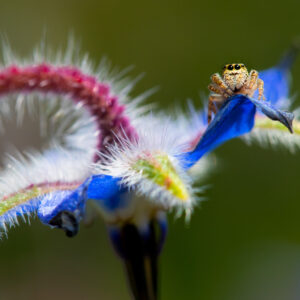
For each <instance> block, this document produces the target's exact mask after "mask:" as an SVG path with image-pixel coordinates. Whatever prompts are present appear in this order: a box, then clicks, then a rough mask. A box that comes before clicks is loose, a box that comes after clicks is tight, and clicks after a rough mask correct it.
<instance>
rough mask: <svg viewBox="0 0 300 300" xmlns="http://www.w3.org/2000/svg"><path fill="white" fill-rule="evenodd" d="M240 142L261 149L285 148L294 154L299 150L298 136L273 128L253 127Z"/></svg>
mask: <svg viewBox="0 0 300 300" xmlns="http://www.w3.org/2000/svg"><path fill="white" fill-rule="evenodd" d="M242 140H244V141H245V142H246V144H247V145H252V144H255V143H257V144H258V145H259V146H261V147H263V148H268V147H272V148H274V149H278V148H285V149H287V150H289V151H290V152H291V153H296V152H297V151H299V149H300V136H299V135H298V134H291V133H290V132H288V131H281V130H277V129H275V128H274V129H265V128H255V127H254V129H253V130H252V131H251V133H248V134H246V135H244V136H242Z"/></svg>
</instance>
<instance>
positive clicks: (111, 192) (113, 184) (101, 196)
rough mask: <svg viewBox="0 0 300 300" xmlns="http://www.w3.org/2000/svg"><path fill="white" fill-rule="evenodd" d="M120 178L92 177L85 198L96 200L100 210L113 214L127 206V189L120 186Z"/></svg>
mask: <svg viewBox="0 0 300 300" xmlns="http://www.w3.org/2000/svg"><path fill="white" fill-rule="evenodd" d="M120 181H121V178H117V177H112V176H107V175H94V176H92V177H91V181H90V183H89V186H88V190H87V198H88V199H91V200H96V201H97V203H98V204H99V206H100V208H101V209H103V210H105V211H106V212H113V211H115V210H116V209H118V208H121V207H124V206H126V205H127V204H128V201H129V195H128V189H127V188H126V187H124V186H122V185H121V184H120Z"/></svg>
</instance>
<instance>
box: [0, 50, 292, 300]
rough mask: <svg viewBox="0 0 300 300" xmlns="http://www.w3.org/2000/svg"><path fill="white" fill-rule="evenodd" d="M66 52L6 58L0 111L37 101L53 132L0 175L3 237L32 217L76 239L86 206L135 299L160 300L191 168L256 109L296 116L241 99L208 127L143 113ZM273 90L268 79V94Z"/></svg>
mask: <svg viewBox="0 0 300 300" xmlns="http://www.w3.org/2000/svg"><path fill="white" fill-rule="evenodd" d="M69 54H70V53H68V54H67V55H66V57H67V58H68V60H62V62H61V63H59V62H58V63H55V64H52V63H48V62H46V61H47V60H46V58H41V59H36V58H37V57H38V56H36V55H35V59H34V60H33V61H32V63H28V62H27V63H26V64H20V63H19V60H17V59H15V60H14V59H12V60H13V63H14V64H13V65H11V64H12V62H11V61H9V65H8V64H7V63H5V66H4V67H3V68H2V69H1V70H0V94H1V96H2V101H1V104H0V105H1V106H0V108H1V111H4V112H5V114H6V112H7V111H9V107H7V103H9V102H10V101H12V98H13V97H16V95H17V97H18V102H23V103H26V102H28V103H31V104H29V110H33V109H34V108H35V107H34V106H33V105H32V103H38V104H39V106H38V108H39V114H40V115H43V116H42V117H41V116H40V117H41V119H42V122H41V124H42V125H43V126H44V125H45V123H48V126H49V128H50V129H51V130H50V132H52V131H55V134H54V136H52V137H51V143H49V148H48V149H47V150H45V151H44V152H43V153H30V154H27V155H26V156H25V157H21V158H19V159H16V158H9V161H8V162H7V164H6V165H7V170H6V171H4V172H3V173H2V174H1V185H0V193H1V194H0V195H1V201H0V224H1V226H2V228H3V229H4V231H5V230H6V228H7V227H10V226H12V225H14V224H16V223H17V222H18V217H19V216H21V217H23V218H24V217H25V216H26V215H31V214H32V213H37V216H38V218H39V219H40V220H41V221H42V223H44V224H46V225H49V226H51V227H55V228H61V229H63V230H64V231H65V232H66V234H67V235H68V236H74V235H75V234H76V233H77V231H78V228H79V223H80V221H81V220H82V218H84V216H85V212H86V205H87V202H89V203H91V205H92V207H93V209H94V210H95V211H97V212H99V213H100V214H101V215H102V217H103V218H104V220H105V222H106V224H107V227H108V231H109V235H110V237H111V240H112V243H113V245H114V247H115V249H116V251H117V253H118V254H119V255H120V256H121V257H122V259H123V260H124V262H125V266H126V269H127V271H128V274H129V278H130V284H131V288H132V291H133V295H134V297H135V298H136V299H157V258H158V255H159V252H160V250H161V248H162V245H163V242H164V239H165V236H166V230H167V224H166V218H165V214H166V213H167V212H170V211H172V210H175V211H176V212H177V213H178V214H180V213H185V214H186V215H187V216H189V215H190V213H191V211H192V209H193V207H194V206H195V204H196V203H197V197H196V196H195V189H194V188H193V187H192V183H193V176H194V175H191V174H194V173H193V172H192V173H189V172H190V171H189V170H190V169H191V168H192V167H193V166H194V165H195V164H196V163H198V161H199V159H200V158H201V157H202V156H203V155H204V154H207V153H209V152H211V151H212V150H213V149H215V148H216V147H217V146H218V145H220V144H222V143H224V142H225V141H226V140H229V139H231V138H234V137H237V136H240V135H242V134H245V133H248V132H250V131H251V129H252V127H253V125H254V117H255V113H256V108H258V109H260V110H261V111H262V113H263V114H264V115H265V116H267V117H268V118H270V119H272V120H277V121H279V122H280V123H281V124H283V125H284V126H286V127H287V128H288V129H289V130H290V131H291V130H292V125H291V123H292V119H293V115H292V114H291V113H287V112H283V111H281V110H279V109H276V108H274V107H273V106H272V105H271V104H269V103H268V102H262V101H258V100H255V98H247V97H246V96H243V95H237V96H234V97H232V98H230V99H228V101H227V102H226V103H225V104H224V105H223V107H222V108H221V109H220V110H219V112H218V113H217V114H216V116H215V118H214V120H213V121H212V122H211V123H210V124H209V126H207V125H206V121H201V120H199V118H198V117H197V118H195V117H193V116H188V117H183V116H179V117H177V118H170V117H167V116H166V115H163V114H155V113H151V112H146V109H145V106H143V105H141V104H140V102H141V101H142V100H143V98H144V96H145V95H142V96H141V97H139V98H137V99H132V100H130V99H129V97H128V92H129V91H130V89H131V87H132V85H126V84H125V83H126V80H120V78H117V77H118V76H117V77H110V76H109V74H108V73H107V72H106V71H105V70H104V69H103V68H104V67H103V65H101V66H100V71H99V72H96V73H94V72H92V69H91V68H90V67H89V63H88V62H87V60H86V59H84V60H83V62H82V63H81V64H80V66H79V67H74V66H73V65H74V61H73V60H72V59H71V60H70V57H71V55H69ZM90 74H94V75H90ZM119 77H120V76H119ZM109 78H112V79H109ZM278 84H279V82H278V81H277V80H273V81H270V82H268V81H266V82H265V91H269V90H274V88H275V89H276V87H277V85H278ZM278 87H279V90H280V89H281V88H282V87H281V86H278ZM266 96H267V97H268V92H266ZM276 97H278V95H277V96H276ZM31 98H33V99H31ZM32 101H33V102H32ZM34 101H36V102H34ZM35 106H37V104H35ZM21 107H22V105H16V111H15V114H22V108H21ZM49 138H50V136H49ZM207 166H209V164H203V165H202V167H207ZM200 168H201V166H200ZM201 172H202V173H203V172H204V173H205V171H203V170H201Z"/></svg>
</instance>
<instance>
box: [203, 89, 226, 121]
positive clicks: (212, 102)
mask: <svg viewBox="0 0 300 300" xmlns="http://www.w3.org/2000/svg"><path fill="white" fill-rule="evenodd" d="M224 100H225V99H224V97H223V96H222V95H217V94H211V95H210V96H209V98H208V111H207V123H208V124H209V123H210V122H211V119H212V113H214V114H216V113H217V106H216V104H217V103H218V107H219V106H220V105H221V104H222V103H223V102H224Z"/></svg>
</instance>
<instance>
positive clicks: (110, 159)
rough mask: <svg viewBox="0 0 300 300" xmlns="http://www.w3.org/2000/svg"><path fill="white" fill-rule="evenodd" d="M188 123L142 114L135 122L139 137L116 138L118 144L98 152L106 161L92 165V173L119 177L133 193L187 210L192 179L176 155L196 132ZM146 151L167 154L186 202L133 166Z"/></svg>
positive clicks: (162, 204) (165, 206)
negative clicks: (104, 151)
mask: <svg viewBox="0 0 300 300" xmlns="http://www.w3.org/2000/svg"><path fill="white" fill-rule="evenodd" d="M190 122H191V121H190V120H188V119H184V118H183V117H181V119H180V122H177V120H175V119H174V118H173V119H172V118H171V117H167V116H166V115H162V114H160V115H153V114H149V115H147V116H144V117H143V118H142V119H141V120H140V121H139V123H138V124H136V130H137V133H138V139H137V140H135V141H132V142H129V141H128V140H126V139H119V144H114V145H111V146H110V147H109V148H108V154H103V153H100V154H99V155H100V156H102V157H103V158H104V161H105V163H102V164H95V166H94V173H95V174H107V175H110V176H114V177H121V178H123V183H124V184H125V185H127V186H129V187H131V188H132V190H133V191H134V192H137V193H138V194H141V195H143V196H146V197H147V198H150V199H151V201H152V202H154V203H156V204H158V205H160V206H162V207H164V208H169V209H170V208H176V209H178V210H180V211H182V210H185V211H186V212H188V213H189V212H190V211H191V209H192V207H193V206H194V204H195V202H196V201H195V196H194V195H193V192H192V188H191V184H192V179H191V177H190V176H189V175H188V174H187V173H186V171H184V170H183V169H182V167H181V165H180V162H179V160H178V159H177V156H178V155H180V154H182V152H184V151H186V149H187V148H188V147H189V145H188V142H190V139H191V138H192V137H194V135H195V134H196V131H192V132H191V131H190V130H189V128H190V126H191V125H190ZM197 129H198V130H199V129H201V128H197ZM198 132H199V131H198ZM188 137H189V138H188ZM147 153H151V154H155V153H161V154H166V155H167V156H168V158H169V160H170V162H171V163H172V165H173V166H174V168H175V170H176V172H177V174H178V175H179V178H180V179H181V180H182V182H183V184H184V185H185V187H186V189H187V190H188V193H189V195H190V199H188V200H187V201H186V202H183V201H181V200H180V199H177V198H176V197H175V196H174V195H172V194H171V193H170V192H169V191H168V190H167V189H165V188H164V187H163V186H160V185H158V184H156V183H155V182H154V181H152V180H150V179H148V178H145V177H144V176H143V174H142V172H139V171H137V170H135V169H134V168H132V166H133V165H134V163H135V162H136V161H137V160H138V159H139V158H143V157H145V154H147Z"/></svg>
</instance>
